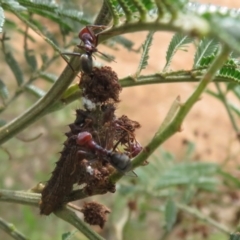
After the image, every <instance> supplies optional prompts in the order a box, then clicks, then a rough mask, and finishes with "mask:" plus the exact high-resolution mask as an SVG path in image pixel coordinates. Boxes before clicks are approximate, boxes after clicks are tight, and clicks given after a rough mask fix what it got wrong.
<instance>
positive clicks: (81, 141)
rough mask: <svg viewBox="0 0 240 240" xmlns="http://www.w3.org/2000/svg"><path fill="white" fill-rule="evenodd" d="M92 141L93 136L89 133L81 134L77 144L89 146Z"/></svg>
mask: <svg viewBox="0 0 240 240" xmlns="http://www.w3.org/2000/svg"><path fill="white" fill-rule="evenodd" d="M90 141H92V135H91V133H89V132H80V133H79V134H78V135H77V139H76V142H77V144H78V145H80V146H84V145H87V144H88V143H89V142H90Z"/></svg>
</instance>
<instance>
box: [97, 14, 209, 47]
mask: <svg viewBox="0 0 240 240" xmlns="http://www.w3.org/2000/svg"><path fill="white" fill-rule="evenodd" d="M130 20H131V19H130ZM130 20H127V21H128V23H126V24H123V25H120V26H116V27H113V28H111V29H108V30H106V31H103V32H101V34H100V35H99V42H103V41H105V40H107V39H109V38H111V37H114V36H117V35H121V34H126V33H133V32H140V31H170V32H184V33H185V34H189V35H191V34H192V35H194V36H199V37H204V36H209V34H210V26H209V24H208V22H207V21H206V20H204V19H203V18H201V17H198V16H193V15H191V16H188V15H179V18H178V19H176V20H174V21H171V22H169V19H163V20H161V21H160V22H159V21H152V22H129V21H130Z"/></svg>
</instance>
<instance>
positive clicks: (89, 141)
mask: <svg viewBox="0 0 240 240" xmlns="http://www.w3.org/2000/svg"><path fill="white" fill-rule="evenodd" d="M76 142H77V144H78V145H80V146H82V147H84V148H86V150H89V151H91V153H93V154H99V155H101V156H102V157H103V159H105V160H107V161H108V162H109V163H110V164H111V165H112V166H113V167H114V168H115V169H116V170H117V171H119V172H121V173H126V172H128V171H129V170H130V169H131V166H132V165H131V160H130V158H129V157H128V156H127V155H126V154H124V153H118V152H113V151H110V150H107V149H106V148H103V147H101V146H100V145H99V144H97V143H96V142H95V141H94V140H93V138H92V135H91V133H89V132H80V133H79V134H78V136H77V139H76ZM78 153H79V154H81V155H87V154H88V152H84V151H82V150H79V151H78Z"/></svg>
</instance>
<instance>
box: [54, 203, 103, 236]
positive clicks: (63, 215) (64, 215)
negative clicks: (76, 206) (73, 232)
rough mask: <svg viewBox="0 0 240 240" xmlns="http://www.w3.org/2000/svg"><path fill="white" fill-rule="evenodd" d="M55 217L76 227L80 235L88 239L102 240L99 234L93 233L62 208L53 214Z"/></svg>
mask: <svg viewBox="0 0 240 240" xmlns="http://www.w3.org/2000/svg"><path fill="white" fill-rule="evenodd" d="M55 215H56V216H57V217H59V218H61V219H63V220H64V221H66V222H68V223H70V224H71V225H73V226H74V227H76V228H77V229H78V230H79V231H80V232H81V233H83V234H84V235H85V236H86V237H88V239H91V240H104V238H103V237H101V236H100V235H99V234H97V233H96V232H94V230H93V229H91V228H90V227H89V226H88V225H87V224H86V223H84V222H83V221H82V220H81V219H80V218H79V217H78V216H77V214H76V213H75V212H73V211H71V210H70V209H67V208H66V207H63V208H62V209H60V210H59V211H56V212H55Z"/></svg>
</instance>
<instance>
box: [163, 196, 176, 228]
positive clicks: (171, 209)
mask: <svg viewBox="0 0 240 240" xmlns="http://www.w3.org/2000/svg"><path fill="white" fill-rule="evenodd" d="M176 219H177V207H176V205H175V203H174V201H173V200H172V199H171V198H170V199H169V200H168V201H167V203H166V206H165V221H166V230H167V231H168V232H170V231H171V229H172V227H173V225H174V223H175V222H176Z"/></svg>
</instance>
